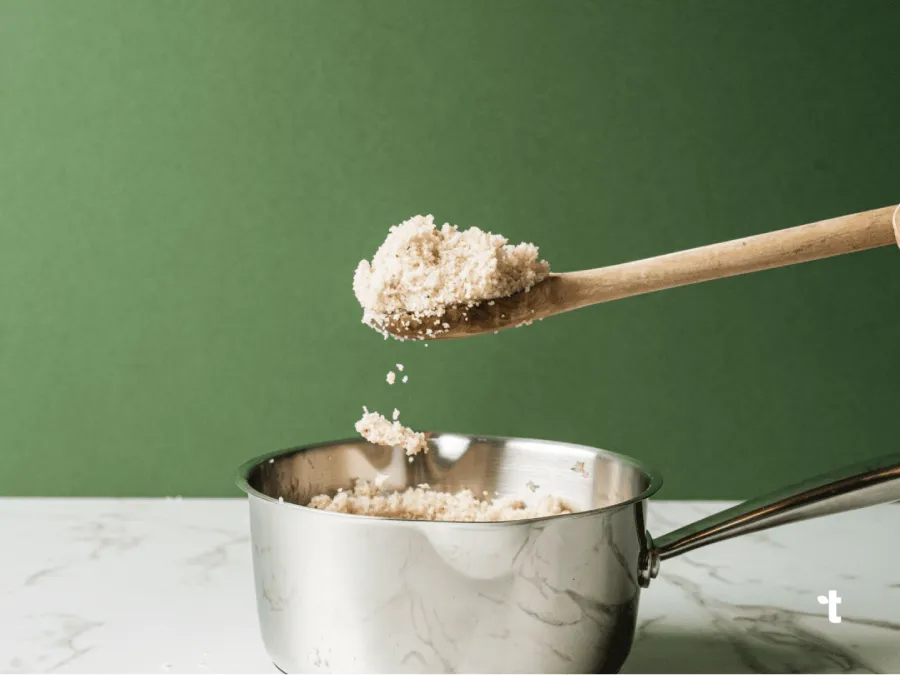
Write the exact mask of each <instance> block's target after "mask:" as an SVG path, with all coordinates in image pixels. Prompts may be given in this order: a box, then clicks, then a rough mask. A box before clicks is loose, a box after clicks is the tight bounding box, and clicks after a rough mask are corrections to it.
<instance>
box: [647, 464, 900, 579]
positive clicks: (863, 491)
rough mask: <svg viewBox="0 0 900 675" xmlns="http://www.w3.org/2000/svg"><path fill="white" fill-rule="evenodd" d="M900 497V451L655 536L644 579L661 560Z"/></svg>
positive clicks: (655, 571) (799, 484) (899, 498)
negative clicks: (733, 538)
mask: <svg viewBox="0 0 900 675" xmlns="http://www.w3.org/2000/svg"><path fill="white" fill-rule="evenodd" d="M896 500H900V454H892V455H886V456H883V457H879V458H876V459H872V460H868V461H865V462H860V463H857V464H853V465H851V466H847V467H844V468H842V469H839V470H837V471H834V472H831V473H827V474H823V475H820V476H817V477H815V478H812V479H810V480H807V481H805V482H802V483H798V484H796V485H792V486H790V487H787V488H784V489H782V490H779V491H777V492H773V493H771V494H769V495H766V496H763V497H758V498H756V499H751V500H749V501H746V502H744V503H743V504H738V505H737V506H735V507H733V508H730V509H726V510H725V511H721V512H719V513H716V514H713V515H712V516H709V517H708V518H704V519H702V520H698V521H697V522H695V523H691V524H690V525H686V526H685V527H682V528H679V529H677V530H674V531H673V532H669V533H668V534H666V535H664V536H662V537H659V538H658V539H654V540H653V543H652V546H651V547H650V549H649V550H648V551H647V553H646V554H645V556H644V559H643V561H642V565H641V573H640V582H641V585H642V586H645V587H646V586H647V585H649V583H650V580H651V579H653V578H654V577H656V575H657V573H658V571H659V563H660V561H662V560H666V559H668V558H673V557H675V556H677V555H679V554H681V553H686V552H687V551H691V550H693V549H696V548H700V547H701V546H706V545H707V544H712V543H713V542H716V541H722V540H724V539H731V538H732V537H737V536H739V535H742V534H748V533H750V532H756V531H759V530H765V529H768V528H770V527H775V526H776V525H783V524H785V523H793V522H798V521H801V520H809V519H810V518H818V517H819V516H827V515H830V514H833V513H840V512H843V511H852V510H854V509H860V508H864V507H866V506H874V505H876V504H883V503H887V502H892V501H896Z"/></svg>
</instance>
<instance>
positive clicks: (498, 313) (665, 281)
mask: <svg viewBox="0 0 900 675" xmlns="http://www.w3.org/2000/svg"><path fill="white" fill-rule="evenodd" d="M898 211H900V206H896V207H895V206H886V207H884V208H881V209H875V210H873V211H865V212H863V213H855V214H853V215H849V216H842V217H840V218H832V219H831V220H822V221H819V222H816V223H810V224H809V225H800V226H798V227H791V228H788V229H785V230H776V231H775V232H768V233H766V234H758V235H755V236H752V237H745V238H743V239H735V240H733V241H726V242H722V243H719V244H711V245H709V246H701V247H700V248H692V249H688V250H686V251H680V252H678V253H669V254H667V255H661V256H656V257H653V258H645V259H644V260H636V261H634V262H628V263H623V264H621V265H612V266H610V267H600V268H598V269H593V270H583V271H581V272H564V273H562V274H551V275H550V276H549V277H547V279H545V280H544V281H542V282H541V283H539V284H537V285H536V286H534V287H533V288H532V289H531V290H530V291H528V292H522V293H516V294H515V295H511V296H509V297H505V298H498V299H495V300H492V301H490V302H482V303H481V304H478V305H476V306H474V307H471V308H467V307H465V306H457V307H448V308H447V311H446V313H445V314H444V316H443V317H441V319H440V322H441V324H448V325H449V328H447V329H443V328H442V327H439V326H435V321H434V320H433V319H426V320H424V321H422V322H419V321H417V320H415V319H412V318H411V317H401V318H400V319H398V320H391V321H390V322H389V323H387V324H385V325H380V324H378V325H375V326H374V327H375V328H377V329H379V330H386V331H387V332H388V333H390V334H391V335H393V336H394V337H397V338H401V339H415V340H422V339H425V340H447V339H451V338H459V337H469V336H472V335H480V334H482V333H493V332H496V331H499V330H503V329H504V328H509V327H511V326H519V325H522V324H528V323H530V322H532V321H534V320H536V319H544V318H546V317H548V316H553V315H554V314H561V313H562V312H568V311H571V310H573V309H578V308H580V307H587V306H588V305H596V304H598V303H601V302H609V301H610V300H618V299H619V298H627V297H630V296H633V295H641V294H643V293H650V292H652V291H661V290H664V289H666V288H675V287H677V286H686V285H687V284H696V283H700V282H701V281H710V280H711V279H724V278H726V277H732V276H736V275H738V274H746V273H748V272H757V271H759V270H766V269H772V268H774V267H784V266H786V265H794V264H796V263H802V262H807V261H810V260H818V259H820V258H829V257H832V256H836V255H841V254H843V253H853V252H854V251H864V250H866V249H870V248H877V247H879V246H888V245H890V244H897V245H900V214H898V213H897V212H898ZM895 215H896V216H897V217H895ZM429 329H431V332H430V333H429V332H427V331H428V330H429ZM437 331H441V332H439V333H438V332H437Z"/></svg>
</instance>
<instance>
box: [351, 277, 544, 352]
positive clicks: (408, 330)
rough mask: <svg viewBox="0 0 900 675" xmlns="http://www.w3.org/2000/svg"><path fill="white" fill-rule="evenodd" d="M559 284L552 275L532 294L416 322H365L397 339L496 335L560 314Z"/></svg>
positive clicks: (451, 309)
mask: <svg viewBox="0 0 900 675" xmlns="http://www.w3.org/2000/svg"><path fill="white" fill-rule="evenodd" d="M556 285H557V282H556V280H555V278H554V275H551V276H550V277H548V278H547V279H545V280H544V281H542V282H541V283H539V284H537V285H536V286H534V287H533V288H531V289H530V290H529V291H522V292H520V293H516V294H514V295H510V296H507V297H505V298H496V299H494V300H488V301H485V302H481V303H479V304H477V305H473V306H472V307H467V306H466V305H455V306H452V307H448V308H447V309H446V310H445V311H444V314H443V316H441V317H439V318H434V317H427V318H425V319H416V318H414V317H412V316H409V315H401V316H400V317H398V318H396V319H395V318H389V319H388V320H387V321H385V322H380V321H378V320H376V319H369V320H368V321H366V323H368V325H370V326H371V327H372V328H374V329H375V330H377V331H379V332H382V333H384V332H386V333H388V334H390V335H391V336H392V337H394V338H397V339H398V340H426V341H430V340H452V339H454V338H461V337H471V336H473V335H483V334H485V333H496V332H497V331H500V330H503V329H504V328H511V327H514V326H521V325H527V324H529V323H531V322H532V321H535V320H538V319H543V318H544V317H545V316H549V315H551V314H554V313H556V312H557V311H559V310H558V309H556V307H555V305H554V303H553V297H554V292H555V288H556Z"/></svg>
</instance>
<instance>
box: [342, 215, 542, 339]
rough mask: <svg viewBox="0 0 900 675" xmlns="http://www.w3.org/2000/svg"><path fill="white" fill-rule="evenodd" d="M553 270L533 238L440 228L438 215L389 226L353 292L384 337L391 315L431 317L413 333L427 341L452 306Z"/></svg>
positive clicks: (504, 292) (524, 285) (526, 285)
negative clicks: (521, 239)
mask: <svg viewBox="0 0 900 675" xmlns="http://www.w3.org/2000/svg"><path fill="white" fill-rule="evenodd" d="M549 274H550V266H549V265H548V264H547V262H546V261H545V260H538V249H537V247H536V246H535V245H534V244H527V243H522V244H518V245H515V246H514V245H511V244H509V243H508V240H507V239H506V238H505V237H503V236H501V235H499V234H491V233H490V232H484V231H482V230H480V229H479V228H477V227H471V228H469V229H467V230H462V231H460V230H459V228H458V226H456V225H450V224H444V225H443V226H442V227H441V228H440V229H438V227H436V226H435V224H434V217H433V216H415V217H413V218H410V219H409V220H407V221H405V222H403V223H401V224H400V225H395V226H393V227H391V228H390V231H389V234H388V236H387V239H385V241H384V243H383V244H382V245H381V246H380V247H379V248H378V250H377V251H376V252H375V256H374V258H373V259H372V262H371V263H370V262H369V261H368V260H363V261H361V262H360V263H359V266H358V267H357V268H356V273H355V275H354V277H353V292H354V293H355V294H356V298H357V300H359V304H360V305H361V306H362V308H363V310H364V312H363V322H364V323H366V324H368V325H369V326H372V327H373V328H375V329H376V330H379V331H381V332H382V333H383V334H384V336H385V338H387V335H388V333H387V332H386V331H385V330H384V328H383V327H384V326H385V325H386V324H387V323H388V322H389V321H391V320H394V321H403V320H409V319H414V320H416V321H417V322H425V323H427V326H424V325H423V328H422V329H421V331H419V334H418V335H416V336H415V337H416V338H417V339H421V340H425V339H428V338H429V337H433V336H435V335H439V334H440V333H441V332H442V331H444V330H446V329H447V328H449V324H446V323H442V322H441V321H440V318H441V317H442V316H443V315H444V313H445V311H446V309H447V308H448V307H451V306H456V305H466V306H468V307H473V306H475V305H476V304H478V303H481V302H484V301H490V300H494V299H497V298H503V297H506V296H509V295H513V294H515V293H518V292H520V291H527V290H529V289H531V288H532V287H533V286H534V285H535V284H537V283H540V282H541V281H543V280H544V279H545V278H547V275H549ZM426 319H427V320H428V321H425V320H426Z"/></svg>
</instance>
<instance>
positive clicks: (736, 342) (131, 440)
mask: <svg viewBox="0 0 900 675" xmlns="http://www.w3.org/2000/svg"><path fill="white" fill-rule="evenodd" d="M898 29H900V5H898V4H897V3H896V2H894V1H890V2H888V1H885V2H867V3H851V2H822V1H820V0H816V1H808V2H799V1H795V2H790V3H785V2H781V1H764V2H760V1H754V2H749V1H748V2H712V1H710V2H686V1H680V2H668V1H659V2H629V3H620V2H601V1H596V2H526V1H516V2H500V1H490V2H485V1H482V0H472V1H462V2H414V1H412V0H410V1H408V2H406V1H380V2H375V1H372V2H351V1H347V0H322V1H302V0H298V1H295V2H267V1H261V2H250V1H247V2H236V1H235V2H232V1H229V0H215V1H210V2H199V1H193V2H175V1H168V2H167V1H156V2H137V1H135V2H119V1H117V0H112V1H108V2H104V1H92V0H83V1H81V2H77V3H74V2H72V3H53V2H40V1H22V2H16V1H12V2H10V1H2V0H0V415H2V419H0V452H2V471H0V493H3V494H11V495H174V494H182V495H185V496H188V495H195V496H206V495H232V494H236V490H235V489H234V488H233V487H232V474H233V469H234V467H235V465H237V464H238V463H239V462H241V461H243V460H244V459H246V458H248V457H250V456H253V455H256V454H260V453H263V452H267V451H270V450H275V449H279V448H283V447H287V446H292V445H298V444H303V443H308V442H314V441H321V440H328V439H334V438H342V437H347V436H351V435H353V433H354V432H353V426H352V425H353V422H354V420H355V419H357V417H358V415H359V413H360V411H361V408H360V407H361V406H362V405H363V404H366V405H368V406H369V407H370V408H375V409H380V410H386V411H389V410H390V409H392V408H393V407H394V406H396V407H399V408H400V410H401V411H402V413H403V419H404V420H406V421H407V422H408V423H409V424H412V425H414V426H416V427H418V428H425V429H442V430H453V431H464V432H473V433H496V434H508V435H520V436H533V437H543V438H552V439H560V440H566V441H574V442H581V443H588V444H593V445H599V446H602V447H607V448H609V449H614V450H618V451H621V452H625V453H628V454H632V455H636V456H639V457H642V458H644V459H645V460H647V461H649V462H651V463H652V464H654V465H656V466H657V467H658V468H659V469H661V470H662V471H663V472H664V474H665V476H666V480H667V485H666V487H665V488H664V491H663V493H662V495H663V496H666V497H669V498H673V497H674V498H738V497H748V496H752V495H753V494H754V493H757V492H759V491H761V490H768V489H771V488H776V487H780V486H781V485H782V484H784V483H785V482H786V481H791V480H795V479H801V478H803V477H805V476H806V475H808V474H810V473H812V472H818V471H822V470H826V469H830V468H835V467H837V466H839V465H841V464H843V463H845V462H847V461H849V460H851V459H852V458H863V457H870V456H875V455H879V454H883V453H886V452H890V451H892V450H895V449H896V448H897V443H896V437H897V436H896V431H897V418H898V413H900V398H898V394H897V383H898V382H900V313H898V309H900V251H898V250H897V249H895V248H884V249H880V250H877V251H871V252H866V253H859V254H855V255H852V256H846V257H844V258H840V259H833V260H829V261H821V262H816V263H810V264H807V265H801V266H798V267H796V268H791V269H783V270H777V271H770V272H764V273H760V274H756V275H750V276H747V277H742V278H735V279H730V280H726V281H719V282H714V283H710V284H705V285H699V286H696V287H690V288H682V289H676V290H672V291H668V292H664V293H658V294H654V295H651V296H646V297H641V298H636V299H631V300H623V301H620V302H616V303H612V304H609V305H606V306H600V307H593V308H589V309H584V310H580V311H578V312H575V313H572V314H569V315H564V316H560V317H557V318H554V319H552V320H548V321H544V322H542V323H539V324H536V325H535V326H533V327H531V328H529V329H525V330H515V331H509V332H507V333H505V334H501V335H497V336H493V337H489V338H480V339H473V340H464V341H458V342H448V343H443V344H438V343H433V344H432V345H431V346H430V347H428V348H427V349H426V348H424V347H423V346H422V345H421V344H399V343H394V342H384V341H383V340H382V339H381V338H380V337H379V336H377V335H376V334H375V333H373V332H371V331H369V330H368V329H367V328H365V327H364V326H363V325H361V324H360V322H359V320H360V310H359V308H358V306H357V305H356V303H355V299H354V297H353V295H352V291H351V278H352V273H353V270H354V268H355V266H356V264H357V262H358V261H359V260H360V258H362V257H366V256H371V254H372V253H373V252H374V250H375V248H376V247H377V245H378V244H379V243H380V242H381V241H382V240H383V238H384V236H385V234H386V232H387V228H388V226H390V225H392V224H394V223H396V222H399V221H400V220H402V219H404V218H407V217H409V216H411V215H414V214H416V213H433V214H434V215H435V216H436V218H437V219H438V220H439V222H445V221H451V222H455V223H459V224H461V225H463V226H470V225H478V226H480V227H482V228H484V229H489V230H493V231H495V232H501V233H503V234H505V235H507V236H509V237H510V238H511V239H512V240H513V241H514V242H519V241H522V240H525V241H534V242H535V243H537V244H538V245H539V246H540V247H541V252H542V254H543V255H544V256H545V257H546V258H547V259H548V260H549V261H550V262H551V265H552V266H553V268H554V269H555V270H557V271H565V270H575V269H580V268H586V267H595V266H600V265H605V264H611V263H617V262H623V261H627V260H631V259H636V258H641V257H645V256H650V255H655V254H659V253H665V252H668V251H672V250H677V249H682V248H687V247H692V246H697V245H702V244H706V243H712V242H715V241H719V240H725V239H730V238H734V237H739V236H744V235H749V234H754V233H758V232H763V231H767V230H772V229H777V228H782V227H789V226H792V225H798V224H801V223H804V222H809V221H813V220H818V219H822V218H828V217H832V216H838V215H843V214H845V213H851V212H855V211H860V210H866V209H871V208H876V207H881V206H885V205H888V204H891V203H896V202H898V201H900V153H898V139H900V136H898V127H897V119H898V114H900V94H898V92H900V79H898V77H897V73H898V63H900V47H898V44H900V43H898V40H897V35H898ZM398 361H399V362H403V363H405V364H406V365H407V371H406V372H407V373H408V374H409V375H410V382H409V384H407V385H403V386H397V385H395V386H394V387H388V386H387V385H386V384H385V382H384V375H385V373H386V372H387V370H388V369H389V368H391V367H392V365H393V364H394V363H396V362H398Z"/></svg>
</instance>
